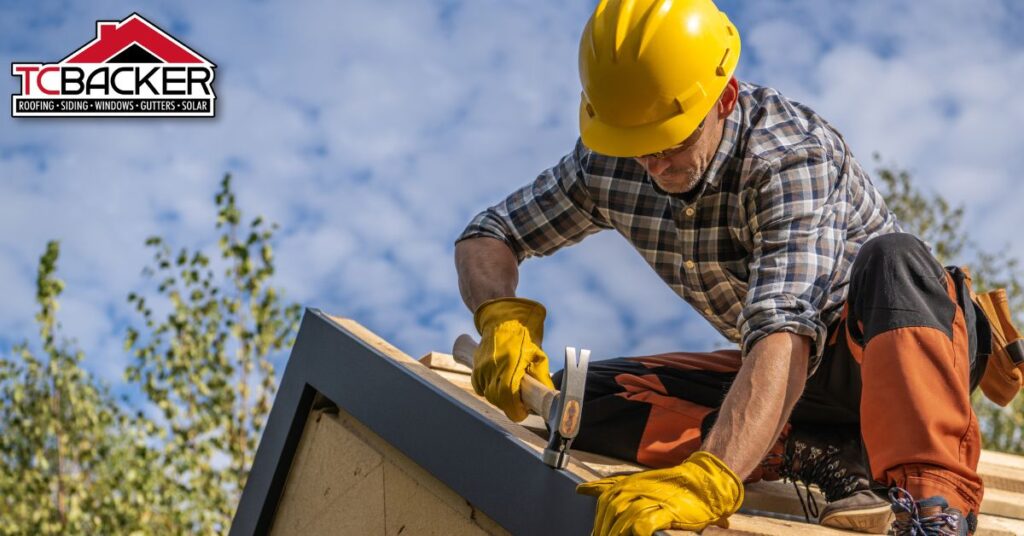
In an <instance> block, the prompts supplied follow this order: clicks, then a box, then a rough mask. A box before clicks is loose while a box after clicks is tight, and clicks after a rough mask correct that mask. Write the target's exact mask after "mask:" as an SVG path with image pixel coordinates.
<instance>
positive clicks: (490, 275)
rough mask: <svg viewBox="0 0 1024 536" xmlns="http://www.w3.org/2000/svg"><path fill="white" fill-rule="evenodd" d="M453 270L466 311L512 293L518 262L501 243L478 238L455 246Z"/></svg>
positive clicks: (517, 282) (514, 292)
mask: <svg viewBox="0 0 1024 536" xmlns="http://www.w3.org/2000/svg"><path fill="white" fill-rule="evenodd" d="M455 270H456V271H457V272H458V274H459V292H460V293H461V294H462V301H463V302H465V304H466V307H469V310H470V311H475V310H476V309H477V307H479V306H480V304H481V303H483V302H485V301H487V300H492V299H494V298H506V297H511V296H515V294H516V286H517V285H518V284H519V263H518V260H517V259H516V255H515V253H513V252H512V250H511V249H510V248H509V247H508V245H506V244H505V243H504V242H502V241H501V240H497V239H494V238H486V237H480V238H469V239H467V240H463V241H461V242H459V243H458V244H455Z"/></svg>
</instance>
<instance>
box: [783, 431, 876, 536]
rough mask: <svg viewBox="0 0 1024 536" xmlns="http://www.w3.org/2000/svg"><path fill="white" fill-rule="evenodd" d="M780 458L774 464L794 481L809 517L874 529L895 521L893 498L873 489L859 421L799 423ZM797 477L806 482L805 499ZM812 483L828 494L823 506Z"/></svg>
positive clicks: (833, 524)
mask: <svg viewBox="0 0 1024 536" xmlns="http://www.w3.org/2000/svg"><path fill="white" fill-rule="evenodd" d="M779 458H781V459H780V461H779V463H778V466H777V467H775V468H774V470H775V471H777V473H778V475H779V476H780V477H782V478H786V479H789V480H790V481H792V482H793V488H794V489H795V490H796V493H797V497H798V498H799V499H800V506H801V507H802V508H803V510H804V516H805V517H806V518H807V520H808V522H811V518H812V517H816V518H818V523H820V524H822V525H825V526H828V527H834V528H839V529H845V530H855V531H858V532H868V533H875V534H878V533H884V532H885V531H886V529H888V527H889V525H890V523H892V519H893V513H892V510H891V508H890V505H889V501H887V500H885V498H884V497H883V496H882V495H879V494H878V493H876V492H875V491H872V485H871V478H870V476H869V475H870V471H869V470H868V465H867V462H866V457H865V454H864V447H863V444H862V443H861V439H860V429H859V428H858V427H856V426H818V425H807V424H803V425H800V424H794V425H793V426H792V428H791V430H790V433H789V436H788V437H787V438H786V442H785V447H784V449H783V453H782V455H781V456H780V457H779ZM765 470H766V473H769V472H770V470H771V469H770V468H769V467H767V466H766V467H765ZM797 483H802V484H803V485H804V489H805V490H806V499H807V500H806V502H805V499H804V496H802V495H801V494H800V488H799V487H797ZM811 485H815V486H817V487H818V489H819V490H821V492H822V494H823V495H825V501H826V505H825V506H824V508H822V509H821V511H820V512H819V511H818V503H817V501H816V500H815V498H814V495H813V494H811V492H810V490H809V487H810V486H811Z"/></svg>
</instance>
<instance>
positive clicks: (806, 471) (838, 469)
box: [773, 441, 857, 523]
mask: <svg viewBox="0 0 1024 536" xmlns="http://www.w3.org/2000/svg"><path fill="white" fill-rule="evenodd" d="M773 457H774V458H775V459H776V460H779V461H780V462H781V463H780V465H779V469H778V471H779V476H781V477H783V478H786V479H788V480H789V481H791V482H792V483H793V490H794V491H796V496H797V499H798V500H799V501H800V508H801V509H802V510H803V512H804V517H805V518H806V519H807V522H808V523H811V518H812V517H814V518H815V519H816V518H817V517H818V514H819V508H818V501H817V499H815V498H814V494H813V493H811V489H810V486H811V485H812V484H815V485H817V486H818V489H820V490H821V492H822V493H823V494H824V495H825V500H826V501H828V502H834V501H837V500H839V499H842V498H844V497H847V496H848V495H849V494H850V493H852V492H853V490H854V489H856V486H857V475H854V474H847V470H846V467H843V466H842V465H843V464H842V462H841V461H840V459H839V449H838V448H837V447H835V446H832V445H829V446H828V447H826V448H825V449H822V448H820V447H816V446H808V445H807V444H805V443H803V442H801V441H797V442H795V444H794V445H793V451H792V453H785V454H781V455H778V454H777V455H775V456H773ZM797 483H801V484H803V487H804V494H801V493H800V487H799V486H798V485H797Z"/></svg>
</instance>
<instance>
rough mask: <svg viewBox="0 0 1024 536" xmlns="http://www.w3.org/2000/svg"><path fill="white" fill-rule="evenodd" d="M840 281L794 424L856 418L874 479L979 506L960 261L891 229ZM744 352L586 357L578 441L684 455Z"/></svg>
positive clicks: (970, 349) (969, 317) (972, 329)
mask: <svg viewBox="0 0 1024 536" xmlns="http://www.w3.org/2000/svg"><path fill="white" fill-rule="evenodd" d="M849 285H850V288H849V292H848V299H847V302H846V305H845V308H844V311H843V315H842V317H841V318H840V320H839V321H838V322H836V323H835V324H834V325H833V326H831V329H830V330H829V334H828V341H827V345H826V349H825V351H824V355H823V358H822V362H821V364H820V365H819V367H818V368H817V370H816V371H815V372H814V374H813V375H811V377H810V378H808V380H807V385H806V387H805V389H804V393H803V395H802V396H801V398H800V401H799V402H798V403H797V405H796V406H795V407H794V410H793V413H792V415H791V416H790V425H791V426H794V427H797V426H799V427H801V428H802V429H803V430H805V431H807V430H809V431H810V433H813V429H814V427H816V426H817V427H830V426H836V425H847V426H851V427H856V426H859V427H860V432H861V437H862V439H863V442H864V446H865V450H866V452H867V457H868V462H869V465H870V467H871V472H872V477H873V478H874V480H876V481H877V482H879V483H880V484H882V485H884V486H894V485H895V486H900V487H902V488H905V489H907V490H908V491H909V492H910V493H911V494H912V495H913V496H914V497H916V498H926V497H930V496H933V495H942V496H944V497H945V498H946V500H947V501H949V503H950V506H954V507H957V508H960V509H961V511H963V512H965V513H966V512H975V513H976V512H977V511H978V505H979V504H980V503H981V498H982V494H983V486H982V482H981V479H980V478H979V477H978V474H977V472H976V468H977V465H978V456H979V455H980V448H981V446H980V443H981V440H980V435H979V430H978V421H977V418H976V417H975V414H974V412H973V411H972V409H971V404H970V396H969V395H970V392H971V391H972V390H973V389H974V388H975V387H976V386H977V384H978V381H979V379H980V378H981V375H982V373H983V372H984V367H985V361H986V358H987V343H984V342H983V343H981V344H980V347H979V340H981V341H984V340H986V339H984V338H983V337H985V336H987V335H985V334H987V333H988V325H987V322H986V321H985V319H984V316H983V315H982V314H981V312H980V309H977V308H975V306H974V304H973V303H972V302H971V300H970V297H969V294H968V291H967V287H966V283H965V280H964V275H963V273H962V272H960V271H959V270H958V269H957V268H943V267H942V266H941V265H940V264H939V263H938V261H936V260H935V259H934V257H932V255H931V254H930V253H929V251H928V249H927V247H926V246H925V245H924V244H923V243H922V242H921V241H920V240H918V239H917V238H915V237H913V236H912V235H909V234H903V233H897V234H889V235H883V236H880V237H877V238H874V239H872V240H871V241H869V242H867V243H866V244H864V246H863V247H862V248H861V250H860V251H859V252H858V255H857V257H856V259H855V261H854V263H853V266H852V269H851V276H850V284H849ZM979 334H980V335H982V337H979ZM740 363H741V358H740V353H739V352H738V351H735V350H720V351H716V352H708V353H689V352H675V353H666V354H658V355H652V356H644V357H623V358H616V359H610V360H602V361H598V362H594V363H591V365H590V370H589V372H588V377H587V385H586V393H585V398H584V404H583V420H582V423H581V428H580V432H579V436H578V437H577V439H576V441H575V443H574V445H573V448H578V449H580V450H585V451H591V452H598V453H602V454H607V455H611V456H615V457H618V458H624V459H628V460H633V461H636V462H638V463H641V464H644V465H647V466H650V467H666V466H671V465H676V464H678V463H680V462H681V461H682V460H683V459H685V458H686V457H687V456H689V455H690V453H692V452H694V451H695V450H697V449H698V448H699V447H700V444H701V441H702V438H701V435H702V432H701V430H702V425H703V428H704V429H705V430H706V429H707V428H708V427H709V426H710V421H712V420H713V418H714V416H715V410H716V409H717V408H718V407H719V406H720V404H721V402H722V400H723V398H724V397H725V393H726V392H727V391H728V389H729V386H730V385H731V384H732V381H733V379H734V377H735V375H736V371H737V370H738V369H739V367H740ZM559 374H560V373H559ZM559 380H560V377H558V376H557V375H556V378H555V382H556V385H557V384H558V381H559ZM779 447H780V444H776V446H775V447H774V449H778V448H779ZM753 476H754V477H755V478H756V477H757V475H753Z"/></svg>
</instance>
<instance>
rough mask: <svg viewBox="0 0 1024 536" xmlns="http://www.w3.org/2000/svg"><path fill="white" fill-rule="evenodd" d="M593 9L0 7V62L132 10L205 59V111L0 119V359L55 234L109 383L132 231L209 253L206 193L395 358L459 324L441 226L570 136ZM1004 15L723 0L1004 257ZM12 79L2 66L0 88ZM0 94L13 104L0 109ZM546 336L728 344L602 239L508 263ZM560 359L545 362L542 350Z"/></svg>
mask: <svg viewBox="0 0 1024 536" xmlns="http://www.w3.org/2000/svg"><path fill="white" fill-rule="evenodd" d="M592 6H593V2H592V1H578V0H563V1H559V2H536V1H526V0H522V1H512V0H506V1H501V2H498V1H490V0H475V1H466V2H459V1H454V0H448V1H428V0H422V1H397V0H396V1H388V2H375V1H368V0H366V1H364V0H358V1H346V2H336V1H323V2H287V3H286V2H229V1H226V2H191V3H184V2H174V3H160V2H145V3H141V2H135V3H131V2H121V1H103V0H97V1H89V2H84V1H79V2H43V1H40V2H10V1H0V58H2V59H3V61H4V62H6V63H9V62H11V61H56V60H58V59H60V58H62V57H64V56H65V55H66V54H67V53H68V52H69V51H70V50H73V49H75V48H77V47H79V46H80V45H81V44H83V43H85V42H87V41H89V40H91V39H92V38H93V37H94V32H95V21H96V20H97V19H121V18H123V17H125V16H126V15H128V14H129V13H131V12H132V11H139V12H140V13H142V14H143V15H144V16H145V17H147V18H149V19H150V20H152V21H153V22H155V23H157V24H159V25H161V26H162V27H163V28H165V29H166V30H168V31H170V32H171V33H173V34H174V35H176V36H177V37H179V38H180V39H182V40H183V41H184V42H185V43H187V44H188V45H190V46H191V47H193V48H194V49H196V50H197V51H198V52H200V53H201V54H203V55H205V56H206V57H208V58H210V59H211V60H212V61H214V62H215V63H216V64H217V65H218V70H217V80H216V85H215V87H216V90H217V94H218V98H219V100H218V117H217V118H215V119H212V120H155V119H144V120H138V119H136V120H120V119H118V120H92V119H90V120H85V119H62V120H56V119H51V120H24V119H19V120H14V119H11V118H10V117H9V113H8V112H6V111H5V112H4V113H2V114H0V296H3V299H2V300H0V352H5V353H6V352H7V349H8V348H9V347H10V345H11V344H13V343H14V342H17V341H20V340H22V339H25V338H30V339H34V338H35V327H34V325H33V321H32V315H33V314H34V312H35V305H34V303H33V297H34V270H35V265H36V262H37V259H38V257H39V255H40V254H41V253H42V251H43V249H44V246H45V243H46V241H47V240H49V239H54V238H56V239H60V240H61V241H62V245H63V252H62V257H61V261H60V275H61V276H62V277H63V278H64V279H65V280H66V282H67V290H66V292H65V294H64V298H63V308H62V310H61V312H60V314H61V318H62V320H63V324H64V327H65V329H66V332H67V333H68V334H69V335H71V336H73V337H75V338H76V339H77V341H78V343H79V345H80V346H81V347H82V348H83V349H84V350H85V352H86V355H87V356H88V357H87V365H88V367H89V368H90V369H91V370H93V371H94V372H96V373H97V374H98V375H99V376H100V377H102V378H104V379H106V380H107V381H109V382H111V383H113V384H117V383H118V382H119V381H120V376H121V372H122V370H123V368H124V366H125V365H126V364H127V362H128V356H127V355H126V354H125V353H124V351H123V350H122V340H123V332H124V328H125V326H126V323H127V322H130V321H133V320H134V318H133V316H132V314H131V311H130V310H129V308H128V306H127V303H126V301H125V296H126V295H127V293H128V292H129V291H132V290H138V289H140V288H142V287H143V285H144V279H143V277H142V275H141V273H140V269H141V267H142V266H143V265H144V264H145V263H146V261H147V260H148V259H149V257H150V255H149V252H148V251H147V250H146V248H145V247H144V246H143V241H144V239H145V237H147V236H149V235H152V234H161V235H163V236H165V237H167V238H168V240H169V241H170V242H171V243H174V244H178V245H188V246H190V247H191V246H212V245H213V241H214V240H215V234H214V232H213V221H214V218H215V214H214V210H213V204H212V196H213V194H214V192H215V191H216V188H217V183H218V181H219V179H220V177H221V176H222V175H223V173H224V172H227V171H230V172H232V173H234V175H235V179H236V189H237V192H238V196H239V200H240V203H241V205H242V207H243V209H244V210H246V211H247V212H248V213H249V214H253V215H254V214H256V213H261V214H264V215H266V216H267V217H269V218H270V219H272V220H274V221H277V222H278V223H280V224H281V231H280V233H279V240H278V243H277V258H278V260H279V274H278V276H277V278H276V283H277V284H278V285H279V286H281V287H283V288H284V289H285V291H286V295H287V297H289V298H291V299H293V300H296V301H299V302H300V303H302V304H303V305H306V306H309V307H317V308H321V309H324V310H325V311H327V312H329V313H332V314H337V315H342V316H349V317H352V318H355V319H356V320H358V321H360V322H362V323H363V324H365V325H367V326H368V327H369V328H371V329H372V330H374V331H376V332H378V333H379V334H381V335H382V336H384V337H386V338H387V339H389V340H391V341H392V342H393V343H395V344H396V345H397V346H399V347H400V348H402V349H403V350H405V351H406V352H407V353H409V354H411V355H413V356H419V355H422V354H424V353H426V352H427V351H429V350H447V349H449V348H450V344H451V341H452V340H454V338H455V336H456V335H457V334H459V333H461V332H468V331H471V330H472V323H471V318H470V314H469V312H468V311H466V310H465V309H464V307H463V306H462V304H461V300H460V299H459V294H458V287H457V283H456V277H455V270H454V266H453V262H452V250H453V246H452V240H453V239H454V238H455V237H456V236H457V235H458V234H459V232H460V231H461V229H462V228H463V226H464V225H465V224H466V222H468V220H469V219H470V218H471V217H472V216H473V215H474V214H475V213H476V212H478V211H479V210H481V209H483V208H484V207H486V206H488V205H490V204H493V203H495V202H497V201H499V200H500V199H501V198H502V197H503V196H504V195H505V194H507V193H508V192H510V191H512V190H513V189H514V188H516V187H517V186H519V185H521V184H524V183H526V182H528V181H531V180H532V179H533V178H534V177H535V176H536V175H537V173H538V172H540V171H541V170H542V169H544V168H545V167H547V166H550V165H552V164H554V163H555V162H556V161H557V160H558V158H559V157H560V156H561V155H562V154H564V153H565V152H567V151H568V150H569V149H571V148H572V146H573V144H574V142H575V139H576V135H577V124H576V117H577V116H576V114H577V106H578V96H579V80H578V78H577V72H576V47H577V43H578V39H579V34H580V32H581V30H582V27H583V25H584V23H585V21H586V18H587V16H588V15H589V12H590V10H591V9H592ZM1022 6H1024V4H1021V3H1019V2H1014V1H1012V0H1007V1H998V0H970V1H967V0H964V1H951V0H937V1H933V2H911V1H885V0H878V1H858V2H823V1H813V0H806V1H779V0H770V1H765V2H756V3H754V2H738V1H728V2H722V3H721V4H720V7H722V8H723V9H724V10H726V11H727V12H728V13H729V14H730V16H731V17H732V19H733V20H734V22H735V23H736V24H737V26H738V27H739V29H740V32H741V35H742V36H743V39H744V51H743V57H742V58H741V62H740V68H739V71H738V76H739V77H740V78H742V79H746V80H749V81H752V82H755V83H760V84H764V85H770V86H773V87H776V88H778V89H780V90H781V91H782V92H783V93H785V94H787V95H789V96H790V97H791V98H795V99H797V100H800V101H802V102H804V103H806V104H808V105H810V106H811V107H812V108H815V109H816V110H817V111H818V112H819V113H821V114H822V115H824V116H825V117H826V118H828V119H829V120H830V121H831V122H833V123H834V124H835V125H836V126H837V127H838V128H839V129H840V130H841V131H842V132H844V134H845V135H846V137H847V139H848V141H849V142H850V145H851V147H852V148H853V151H854V153H855V154H856V155H858V156H859V157H860V159H861V161H862V163H864V164H865V166H866V167H868V168H874V167H875V165H874V164H873V162H872V160H871V158H870V155H872V154H873V153H875V152H879V153H881V154H882V155H883V156H884V158H885V160H886V161H887V162H894V163H897V164H899V165H901V166H903V167H906V168H908V169H910V170H911V171H912V172H913V173H914V174H915V177H916V178H917V180H918V182H919V183H921V184H926V185H928V186H930V187H932V188H934V189H935V190H936V191H939V192H941V193H943V194H944V195H946V196H947V197H948V198H950V199H951V200H954V201H962V202H963V203H965V204H966V206H967V221H968V224H969V226H970V228H971V229H972V232H973V234H974V236H975V238H976V239H977V240H978V241H979V242H981V243H982V244H983V245H984V246H986V247H988V248H989V249H994V248H997V247H1002V246H1004V245H1010V246H1011V247H1014V248H1015V250H1016V251H1019V252H1021V253H1024V235H1022V234H1021V233H1019V232H1014V231H1015V230H1016V229H1017V228H1018V227H1019V225H1020V221H1021V220H1020V209H1019V206H1020V205H1021V201H1024V181H1021V180H1020V179H1019V170H1020V169H1024V151H1021V150H1020V148H1021V141H1022V136H1021V135H1020V133H1019V131H1018V128H1019V126H1020V125H1022V124H1024V99H1020V98H1019V97H1018V96H1017V94H1016V91H1017V89H1018V88H1019V87H1020V85H1021V83H1022V82H1024V38H1022V36H1024V7H1022ZM17 84H18V79H16V78H14V77H9V78H8V81H7V85H6V86H5V87H6V92H7V93H14V92H15V91H16V89H17ZM6 102H9V101H5V106H7V105H9V104H6ZM520 294H521V295H524V296H528V297H532V298H535V299H538V300H541V301H542V302H544V303H545V304H546V305H547V306H548V308H549V311H550V313H549V322H548V330H547V331H548V335H547V338H546V347H547V348H548V349H549V351H551V349H553V348H560V347H562V346H565V345H574V346H585V347H589V348H591V349H592V350H593V352H594V356H595V357H596V358H604V357H613V356H617V355H625V354H633V355H636V354H643V353H651V352H659V351H670V350H680V349H695V350H699V349H708V348H714V347H719V346H722V345H725V344H726V343H725V341H723V340H722V339H721V338H720V337H718V335H717V334H716V333H715V332H714V331H713V330H712V329H711V328H710V327H708V326H706V325H705V324H704V322H703V321H702V320H701V319H700V318H699V317H698V316H697V315H696V314H695V313H693V312H692V311H691V310H690V309H689V306H688V305H686V304H685V303H684V302H683V301H682V300H681V299H679V298H678V297H676V296H675V295H674V294H673V293H672V292H671V291H670V290H669V288H668V287H667V286H665V285H664V284H663V283H662V282H661V281H660V280H659V279H658V278H657V277H656V275H655V274H654V273H653V271H651V270H650V268H648V267H647V265H646V264H645V263H644V262H643V261H642V260H641V258H640V257H639V256H638V255H637V254H636V253H635V252H634V251H632V250H631V249H630V248H629V247H628V246H627V245H626V244H625V242H624V241H623V240H622V239H621V237H619V236H617V235H615V234H614V233H602V234H599V235H596V236H593V237H591V238H589V239H588V240H586V241H585V242H584V243H582V244H581V245H579V246H576V247H573V248H569V249H566V250H563V251H561V252H559V253H558V254H556V255H554V256H552V257H550V258H547V259H542V260H537V259H534V260H528V261H527V262H526V263H525V264H524V265H523V266H522V267H521V283H520ZM552 353H553V354H556V352H552Z"/></svg>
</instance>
